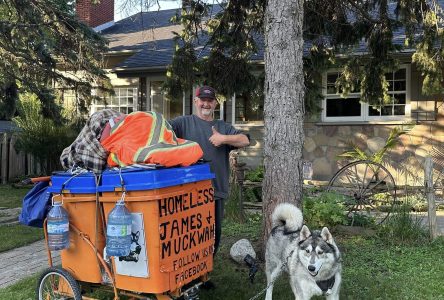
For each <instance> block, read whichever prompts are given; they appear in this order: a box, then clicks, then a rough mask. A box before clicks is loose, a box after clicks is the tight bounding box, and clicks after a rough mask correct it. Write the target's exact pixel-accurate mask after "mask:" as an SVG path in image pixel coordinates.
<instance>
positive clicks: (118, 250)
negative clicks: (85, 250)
mask: <svg viewBox="0 0 444 300" xmlns="http://www.w3.org/2000/svg"><path fill="white" fill-rule="evenodd" d="M130 249H131V213H130V212H129V211H128V209H127V208H126V207H125V202H124V201H123V200H120V201H118V202H117V204H116V206H115V207H114V208H113V210H111V212H110V213H109V214H108V224H107V226H106V254H107V255H108V256H126V255H128V254H129V253H130Z"/></svg>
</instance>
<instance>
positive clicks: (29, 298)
mask: <svg viewBox="0 0 444 300" xmlns="http://www.w3.org/2000/svg"><path fill="white" fill-rule="evenodd" d="M39 276H40V274H37V275H34V276H31V277H28V278H26V279H23V280H20V281H19V282H18V283H16V284H14V285H11V286H8V287H7V288H3V289H0V299H2V300H12V299H14V300H34V299H36V293H35V290H36V288H37V281H38V277H39Z"/></svg>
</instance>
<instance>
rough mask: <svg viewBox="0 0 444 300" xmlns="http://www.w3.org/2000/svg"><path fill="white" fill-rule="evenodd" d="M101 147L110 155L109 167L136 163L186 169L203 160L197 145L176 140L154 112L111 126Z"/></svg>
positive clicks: (135, 114) (162, 118) (167, 126)
mask: <svg viewBox="0 0 444 300" xmlns="http://www.w3.org/2000/svg"><path fill="white" fill-rule="evenodd" d="M102 146H103V147H104V148H105V149H106V150H107V151H108V152H109V153H110V154H109V156H108V165H109V166H111V167H115V166H121V167H124V166H127V165H131V164H136V163H148V164H160V165H162V166H165V167H173V166H178V165H181V166H189V165H191V164H193V163H195V162H197V161H198V160H199V159H200V158H202V156H203V151H202V149H201V148H200V146H199V144H198V143H196V142H192V141H188V140H184V139H180V138H177V137H176V135H175V134H174V131H173V129H172V128H171V125H170V124H169V123H168V122H167V120H166V119H165V118H164V117H163V116H162V115H161V114H159V113H156V112H141V111H137V112H133V113H131V114H129V115H128V116H126V118H124V119H122V120H120V121H118V122H117V123H116V124H115V125H114V127H113V128H112V129H111V133H110V135H109V136H108V137H107V138H105V139H104V140H103V141H102Z"/></svg>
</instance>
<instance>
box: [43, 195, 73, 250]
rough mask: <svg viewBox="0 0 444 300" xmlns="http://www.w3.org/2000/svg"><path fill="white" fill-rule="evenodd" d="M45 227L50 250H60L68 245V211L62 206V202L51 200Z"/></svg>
mask: <svg viewBox="0 0 444 300" xmlns="http://www.w3.org/2000/svg"><path fill="white" fill-rule="evenodd" d="M46 229H47V232H48V246H49V249H50V250H62V249H66V248H68V247H69V219H68V212H67V211H66V210H65V209H64V208H63V206H62V202H53V204H52V208H51V210H50V211H49V212H48V216H47V221H46Z"/></svg>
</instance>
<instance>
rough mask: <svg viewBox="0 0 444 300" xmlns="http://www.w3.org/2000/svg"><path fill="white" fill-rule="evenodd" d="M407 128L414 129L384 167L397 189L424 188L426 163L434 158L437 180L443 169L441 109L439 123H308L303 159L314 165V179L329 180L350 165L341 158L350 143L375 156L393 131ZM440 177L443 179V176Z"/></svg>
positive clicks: (443, 147) (443, 120)
mask: <svg viewBox="0 0 444 300" xmlns="http://www.w3.org/2000/svg"><path fill="white" fill-rule="evenodd" d="M407 125H410V126H411V127H412V129H411V130H410V131H409V132H408V133H407V134H405V135H403V136H401V137H400V139H399V144H398V146H396V148H395V149H393V150H392V151H390V152H389V153H388V154H387V156H386V159H385V160H384V165H385V166H386V167H387V168H388V169H389V171H390V173H391V174H392V175H393V177H394V178H395V181H396V183H397V184H398V185H399V184H405V183H407V184H410V185H422V184H423V175H424V170H423V169H424V164H423V163H424V159H425V157H426V156H427V155H430V156H432V158H433V162H434V169H435V171H436V174H435V178H437V176H438V175H439V173H440V172H441V171H442V170H443V168H444V145H443V142H444V109H443V108H442V107H438V114H437V120H436V121H427V122H416V121H412V122H410V123H408V124H407V123H406V124H388V123H384V124H383V123H379V124H353V125H345V124H344V125H327V124H325V123H323V124H321V123H306V124H305V143H304V149H303V158H304V160H307V161H310V162H311V163H312V166H313V179H315V180H329V179H330V178H332V176H333V175H334V173H335V172H336V171H338V170H339V169H340V168H341V167H342V166H344V165H345V164H346V163H348V162H347V161H346V160H343V159H340V158H339V157H338V155H339V154H341V153H343V152H344V151H346V150H347V149H349V148H350V146H349V145H350V144H351V143H353V144H355V145H357V146H358V147H359V148H360V149H361V150H364V151H365V152H367V153H374V152H376V151H378V150H379V149H381V148H382V147H383V146H384V144H385V141H386V140H387V138H388V136H389V134H390V131H391V130H392V129H393V128H394V127H396V126H407ZM439 176H441V178H443V177H444V174H441V175H439Z"/></svg>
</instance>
